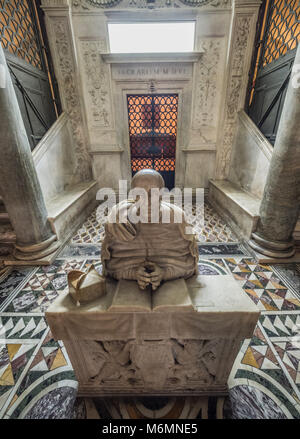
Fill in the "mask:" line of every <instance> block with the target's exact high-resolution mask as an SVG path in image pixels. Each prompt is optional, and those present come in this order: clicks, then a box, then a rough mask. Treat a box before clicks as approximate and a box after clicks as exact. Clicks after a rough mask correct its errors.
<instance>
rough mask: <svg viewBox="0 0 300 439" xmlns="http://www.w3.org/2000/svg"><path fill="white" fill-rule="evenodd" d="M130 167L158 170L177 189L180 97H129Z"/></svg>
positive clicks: (168, 185)
mask: <svg viewBox="0 0 300 439" xmlns="http://www.w3.org/2000/svg"><path fill="white" fill-rule="evenodd" d="M127 102H128V121H129V139H130V150H131V167H132V173H133V175H134V174H135V173H136V172H137V171H140V170H141V169H149V168H151V169H155V170H156V171H158V172H160V173H161V175H162V176H163V177H164V179H165V183H166V186H167V187H170V188H171V187H174V176H175V160H176V137H177V116H178V95H177V94H160V95H130V96H127Z"/></svg>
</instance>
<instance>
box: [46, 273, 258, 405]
mask: <svg viewBox="0 0 300 439" xmlns="http://www.w3.org/2000/svg"><path fill="white" fill-rule="evenodd" d="M186 285H187V287H188V294H189V296H190V299H191V301H192V304H193V307H194V309H192V310H191V309H190V308H186V309H184V307H181V306H178V311H176V307H173V308H169V309H172V311H168V308H165V310H164V309H163V308H160V309H159V310H157V311H148V312H145V311H134V312H133V311H128V312H127V311H126V308H124V311H123V312H120V311H118V312H114V311H110V310H109V308H110V307H111V305H112V304H113V302H114V300H115V297H114V295H115V291H116V283H114V282H113V281H109V282H108V284H107V290H108V293H107V295H106V296H105V297H103V298H101V299H98V300H96V301H94V302H93V303H90V304H87V305H85V306H80V307H77V306H76V305H75V304H74V303H73V302H72V299H71V297H70V296H69V295H68V293H67V292H66V293H64V294H63V295H61V296H59V297H58V298H57V299H56V301H55V302H54V303H53V304H52V305H51V306H50V308H49V309H48V311H47V313H46V318H47V321H48V323H49V325H50V328H51V331H52V333H53V336H54V337H55V338H56V339H60V340H63V342H64V344H65V347H66V349H67V352H68V355H69V357H70V360H71V362H72V365H73V367H74V370H75V374H76V376H77V379H78V381H79V395H80V396H88V397H103V396H113V395H118V396H121V395H123V396H137V395H169V396H170V395H225V394H226V393H227V390H228V389H227V380H228V376H229V374H230V371H231V368H232V365H233V362H234V360H235V358H236V356H237V353H238V351H239V349H240V346H241V343H242V341H243V340H244V339H245V338H250V337H252V334H253V331H254V328H255V326H256V324H257V320H258V318H259V315H260V312H259V310H258V309H257V307H256V306H255V305H254V304H253V302H252V301H251V299H250V298H249V297H248V296H247V295H246V294H245V293H244V291H243V290H242V289H241V288H240V287H239V286H238V284H237V283H236V281H235V280H234V279H233V278H232V276H231V275H226V276H201V277H198V278H197V277H196V278H191V279H189V280H188V281H187V282H186ZM141 294H143V293H142V292H141ZM154 294H155V293H154ZM133 305H134V303H133V304H130V303H128V309H130V308H132V306H133ZM112 309H113V307H112ZM115 309H116V308H115Z"/></svg>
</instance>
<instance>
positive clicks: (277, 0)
mask: <svg viewBox="0 0 300 439" xmlns="http://www.w3.org/2000/svg"><path fill="white" fill-rule="evenodd" d="M299 41H300V1H299V0H264V1H263V4H262V7H261V10H260V22H259V26H258V29H257V36H256V49H255V53H254V57H253V63H252V68H251V80H250V83H249V89H248V98H247V99H248V102H247V105H248V114H249V116H250V117H251V118H252V119H253V120H254V122H255V123H256V124H257V126H258V127H259V128H260V129H261V131H262V132H263V134H264V135H265V136H266V137H267V139H268V140H269V141H270V142H271V143H272V144H274V143H275V139H276V133H277V129H278V124H279V121H280V116H281V111H282V107H283V103H284V98H285V94H286V89H287V85H288V81H289V77H290V73H291V68H292V66H293V61H294V57H295V54H296V47H297V44H298V43H299Z"/></svg>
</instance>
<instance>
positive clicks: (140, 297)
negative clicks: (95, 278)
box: [108, 279, 195, 312]
mask: <svg viewBox="0 0 300 439" xmlns="http://www.w3.org/2000/svg"><path fill="white" fill-rule="evenodd" d="M194 309H195V308H194V306H193V303H192V301H191V297H190V294H189V291H188V288H187V285H186V282H185V280H184V279H176V280H171V281H168V282H165V283H163V284H161V285H160V287H159V288H158V289H157V290H156V291H152V289H151V287H150V286H148V287H147V288H146V289H145V290H141V289H140V288H139V286H138V284H137V282H135V281H130V280H120V281H119V282H118V285H117V287H116V291H115V294H114V297H113V300H112V304H111V306H110V307H109V308H108V311H109V312H132V311H134V312H150V311H154V312H160V311H169V312H172V311H176V312H185V311H186V312H190V311H194Z"/></svg>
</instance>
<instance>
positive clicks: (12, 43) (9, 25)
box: [0, 0, 43, 70]
mask: <svg viewBox="0 0 300 439" xmlns="http://www.w3.org/2000/svg"><path fill="white" fill-rule="evenodd" d="M31 7H32V6H31V5H30V3H29V2H28V0H0V39H1V42H2V46H3V48H4V49H6V50H8V51H9V52H10V53H12V54H13V55H16V56H18V57H19V58H21V59H23V60H25V61H27V62H28V63H29V64H31V65H32V66H34V67H37V68H38V69H40V70H43V61H42V59H43V58H42V53H41V48H40V43H39V41H38V37H37V35H38V32H37V29H36V23H35V20H36V18H35V16H34V12H33V10H32V9H31Z"/></svg>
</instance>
